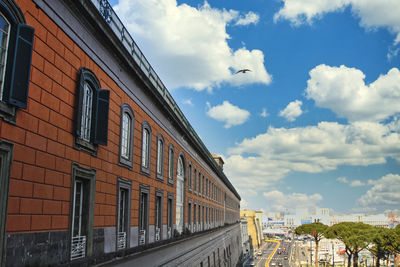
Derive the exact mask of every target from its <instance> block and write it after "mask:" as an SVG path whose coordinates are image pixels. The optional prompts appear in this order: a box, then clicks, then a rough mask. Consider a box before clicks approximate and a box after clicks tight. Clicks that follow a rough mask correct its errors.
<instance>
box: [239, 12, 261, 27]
mask: <svg viewBox="0 0 400 267" xmlns="http://www.w3.org/2000/svg"><path fill="white" fill-rule="evenodd" d="M259 19H260V16H258V15H257V14H256V13H254V12H251V11H250V12H249V13H247V14H246V15H245V16H241V17H240V18H239V19H238V20H237V21H236V24H235V25H249V24H257V23H258V21H259Z"/></svg>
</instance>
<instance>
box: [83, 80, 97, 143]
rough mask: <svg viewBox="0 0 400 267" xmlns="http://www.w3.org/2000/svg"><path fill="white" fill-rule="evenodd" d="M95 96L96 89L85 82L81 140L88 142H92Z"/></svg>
mask: <svg viewBox="0 0 400 267" xmlns="http://www.w3.org/2000/svg"><path fill="white" fill-rule="evenodd" d="M93 94H94V89H93V88H92V87H91V86H90V85H89V84H88V83H87V82H84V86H83V103H82V118H81V138H82V139H83V140H85V141H87V142H90V137H91V127H92V108H93Z"/></svg>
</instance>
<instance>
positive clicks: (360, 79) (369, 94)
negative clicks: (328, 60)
mask: <svg viewBox="0 0 400 267" xmlns="http://www.w3.org/2000/svg"><path fill="white" fill-rule="evenodd" d="M364 79H365V75H364V73H363V72H362V71H360V70H358V69H355V68H348V67H346V66H343V65H342V66H340V67H330V66H327V65H324V64H322V65H319V66H317V67H315V68H313V69H312V70H311V71H310V79H309V80H308V81H307V88H306V91H305V93H306V96H307V98H308V99H313V100H314V101H315V104H316V105H317V106H319V107H323V108H329V109H331V110H332V111H333V112H335V113H336V114H337V115H338V116H340V117H343V118H347V119H348V120H350V121H375V122H377V121H382V120H385V119H387V118H389V117H390V116H394V115H396V114H398V113H399V112H400V71H399V69H397V68H393V69H391V70H389V71H388V73H387V74H383V75H380V76H379V77H378V79H376V80H375V81H374V82H372V83H370V84H368V85H366V84H365V82H364Z"/></svg>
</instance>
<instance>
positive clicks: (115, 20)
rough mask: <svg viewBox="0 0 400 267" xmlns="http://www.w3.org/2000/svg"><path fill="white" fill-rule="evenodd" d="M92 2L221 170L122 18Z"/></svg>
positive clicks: (101, 2)
mask: <svg viewBox="0 0 400 267" xmlns="http://www.w3.org/2000/svg"><path fill="white" fill-rule="evenodd" d="M91 2H92V3H93V4H94V6H95V7H96V8H97V10H98V11H99V13H100V14H101V16H102V17H103V18H104V20H105V21H106V22H107V23H108V25H109V26H110V28H111V29H112V31H113V32H114V34H115V35H116V37H117V38H119V40H120V41H121V43H122V44H123V46H124V47H125V48H126V50H127V52H128V53H129V54H130V55H131V56H132V58H133V60H134V61H135V62H136V63H137V64H138V66H139V67H140V69H141V70H142V71H143V73H144V74H145V75H146V76H147V78H149V81H150V82H151V84H152V85H153V86H154V88H156V89H157V91H158V93H159V94H160V95H161V96H162V98H163V99H164V100H165V102H166V103H167V104H168V106H169V107H170V109H171V110H172V111H173V112H174V114H175V116H176V117H177V118H178V120H179V122H180V123H181V124H182V125H183V126H184V127H185V128H186V129H187V130H188V132H189V134H190V137H191V138H192V139H193V141H195V143H196V144H197V145H198V146H199V147H200V148H201V150H203V151H204V152H205V153H204V154H205V156H206V157H207V158H208V159H209V162H210V164H212V165H214V167H215V169H217V170H219V166H218V165H217V163H216V162H215V160H214V158H213V157H212V156H211V153H210V152H209V151H208V149H207V147H206V146H205V145H204V143H203V141H202V140H201V139H200V137H199V136H198V135H197V133H196V132H195V130H194V129H193V127H192V126H191V125H190V123H189V121H188V120H187V119H186V117H185V115H183V113H182V111H181V109H180V108H179V106H178V105H177V104H176V102H175V100H174V99H173V97H172V96H171V94H170V93H169V91H168V90H167V88H166V87H165V85H164V84H163V82H162V81H161V79H160V77H158V75H157V73H156V72H155V71H154V69H153V68H152V67H151V65H150V63H149V62H148V60H147V59H146V57H145V56H144V55H143V53H142V51H141V50H140V48H139V47H138V45H137V44H136V43H135V41H134V40H133V38H132V36H131V35H130V34H129V32H128V30H127V29H126V28H125V26H124V25H123V23H122V21H121V20H120V18H119V17H118V16H117V14H116V13H115V11H114V10H113V9H112V7H111V5H110V3H109V2H108V1H107V0H91ZM220 175H221V176H222V178H223V180H224V182H225V183H226V185H227V186H228V187H229V188H230V189H231V190H232V192H234V193H235V194H237V192H236V190H235V188H234V187H233V186H232V184H231V183H230V181H229V180H228V178H226V176H225V174H224V173H223V172H222V171H221V173H220ZM237 196H238V197H239V194H237Z"/></svg>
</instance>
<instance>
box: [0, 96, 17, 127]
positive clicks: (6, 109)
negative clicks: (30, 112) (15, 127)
mask: <svg viewBox="0 0 400 267" xmlns="http://www.w3.org/2000/svg"><path fill="white" fill-rule="evenodd" d="M0 117H1V118H3V120H4V121H6V122H9V123H12V124H15V123H16V121H17V109H16V108H15V107H13V106H10V105H8V104H7V103H5V102H3V101H0Z"/></svg>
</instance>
